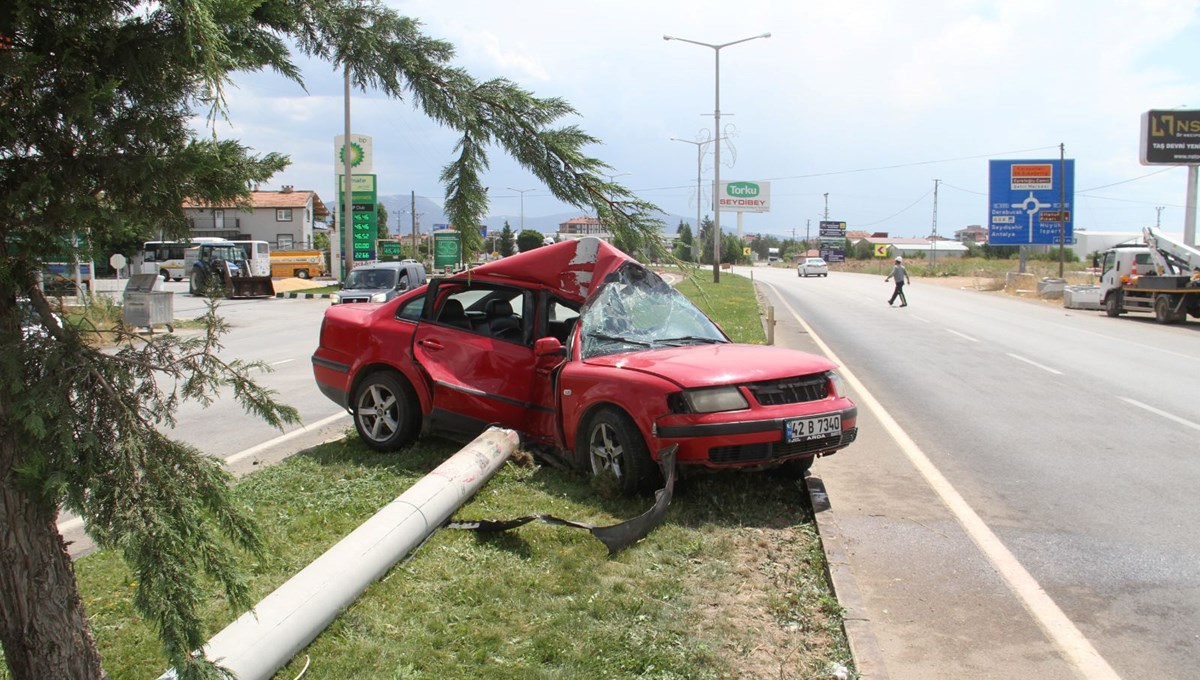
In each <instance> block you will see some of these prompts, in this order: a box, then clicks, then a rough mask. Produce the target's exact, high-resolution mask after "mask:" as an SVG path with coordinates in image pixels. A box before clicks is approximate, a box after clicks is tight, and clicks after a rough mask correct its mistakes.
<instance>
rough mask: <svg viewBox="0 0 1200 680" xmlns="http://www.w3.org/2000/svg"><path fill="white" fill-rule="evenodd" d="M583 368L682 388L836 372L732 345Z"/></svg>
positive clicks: (784, 353) (809, 358) (795, 357)
mask: <svg viewBox="0 0 1200 680" xmlns="http://www.w3.org/2000/svg"><path fill="white" fill-rule="evenodd" d="M584 363H586V364H587V365H589V366H610V367H612V368H618V369H623V370H629V371H638V372H639V373H646V374H649V375H654V376H658V377H660V378H663V379H665V380H669V381H671V382H673V383H675V384H677V385H679V386H680V387H682V388H696V387H714V386H717V385H728V384H742V383H752V382H762V381H766V380H778V379H781V378H791V377H795V376H801V375H811V374H813V373H822V372H824V371H830V370H833V369H834V368H836V364H834V363H833V362H831V361H829V360H828V359H825V358H824V357H820V356H817V355H815V354H807V353H804V352H797V351H795V350H790V349H783V348H780V347H767V346H765V345H742V344H737V343H725V344H718V345H689V346H687V347H670V348H665V349H653V350H646V351H642V352H626V353H624V354H609V355H605V356H599V357H592V358H590V359H586V360H585V361H584Z"/></svg>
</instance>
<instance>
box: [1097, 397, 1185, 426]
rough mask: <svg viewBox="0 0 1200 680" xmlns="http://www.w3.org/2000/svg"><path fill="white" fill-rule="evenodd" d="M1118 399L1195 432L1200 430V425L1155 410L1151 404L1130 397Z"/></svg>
mask: <svg viewBox="0 0 1200 680" xmlns="http://www.w3.org/2000/svg"><path fill="white" fill-rule="evenodd" d="M1117 398H1118V399H1120V400H1121V401H1123V402H1125V403H1127V404H1132V405H1134V406H1136V407H1138V408H1140V409H1145V410H1147V411H1149V412H1151V413H1153V414H1155V415H1158V416H1162V417H1163V418H1166V419H1167V420H1171V421H1174V422H1176V423H1179V424H1180V425H1183V426H1184V427H1190V428H1192V429H1193V430H1200V424H1197V423H1193V422H1192V421H1190V420H1187V419H1185V418H1180V417H1179V416H1176V415H1172V414H1170V413H1167V412H1166V411H1163V410H1160V409H1156V408H1154V407H1153V406H1151V405H1149V404H1143V403H1142V402H1140V401H1137V400H1135V399H1130V398H1128V397H1117Z"/></svg>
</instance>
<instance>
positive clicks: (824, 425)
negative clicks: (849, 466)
mask: <svg viewBox="0 0 1200 680" xmlns="http://www.w3.org/2000/svg"><path fill="white" fill-rule="evenodd" d="M841 433H842V414H840V413H834V414H832V415H826V416H812V417H809V418H794V419H792V420H785V421H784V422H783V440H784V441H785V442H787V443H789V444H793V443H795V442H806V441H809V440H812V439H821V438H823V437H829V436H831V435H840V434H841Z"/></svg>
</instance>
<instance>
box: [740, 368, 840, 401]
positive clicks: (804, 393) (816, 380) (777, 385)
mask: <svg viewBox="0 0 1200 680" xmlns="http://www.w3.org/2000/svg"><path fill="white" fill-rule="evenodd" d="M746 387H747V388H748V389H749V390H750V393H751V394H753V395H754V398H755V399H757V400H758V403H760V404H762V405H763V406H779V405H782V404H801V403H804V402H806V401H820V400H822V399H825V398H826V397H828V396H829V378H828V377H827V376H826V375H825V374H824V373H819V374H817V375H804V376H800V377H797V378H786V379H784V380H772V381H770V382H759V383H750V384H749V385H746Z"/></svg>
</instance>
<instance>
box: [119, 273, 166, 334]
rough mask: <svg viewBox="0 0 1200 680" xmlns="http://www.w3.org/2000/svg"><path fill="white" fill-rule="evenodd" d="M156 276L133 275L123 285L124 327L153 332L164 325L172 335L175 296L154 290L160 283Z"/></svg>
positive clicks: (164, 291)
mask: <svg viewBox="0 0 1200 680" xmlns="http://www.w3.org/2000/svg"><path fill="white" fill-rule="evenodd" d="M161 280H162V279H160V278H159V277H158V274H134V275H133V276H131V277H129V283H127V284H125V315H124V319H125V325H126V326H133V327H135V328H139V327H145V328H147V329H149V330H150V332H151V333H153V332H154V327H155V326H160V325H165V326H166V327H167V331H168V332H171V333H174V332H175V326H174V325H173V323H174V321H175V294H174V293H172V292H171V291H168V290H155V288H157V287H158V282H159V281H161Z"/></svg>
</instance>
